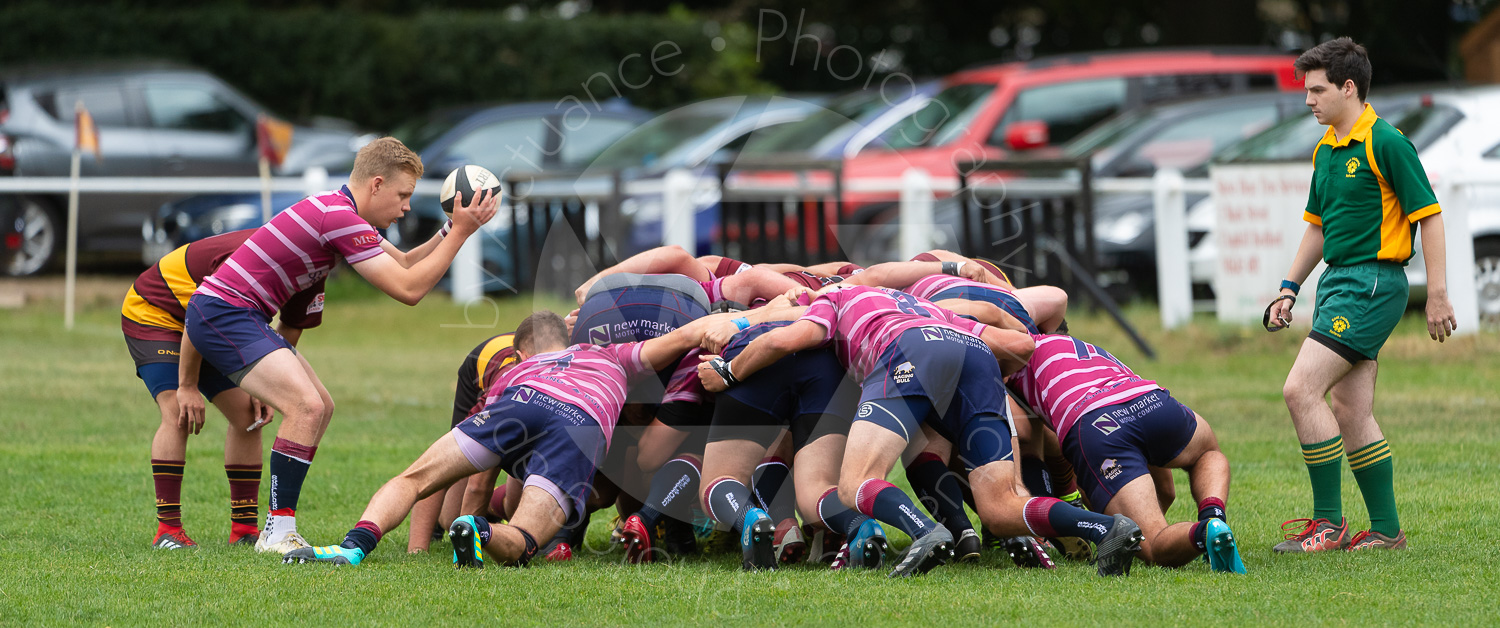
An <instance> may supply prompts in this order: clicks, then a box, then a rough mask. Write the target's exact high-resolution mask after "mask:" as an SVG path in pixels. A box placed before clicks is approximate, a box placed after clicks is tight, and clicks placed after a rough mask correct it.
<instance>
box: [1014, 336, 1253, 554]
mask: <svg viewBox="0 0 1500 628" xmlns="http://www.w3.org/2000/svg"><path fill="white" fill-rule="evenodd" d="M1032 338H1034V339H1035V340H1036V350H1035V351H1033V352H1032V354H1031V359H1030V360H1029V361H1028V362H1027V364H1026V367H1025V368H1023V369H1021V371H1020V372H1019V373H1017V375H1016V378H1015V384H1016V385H1018V387H1019V388H1020V389H1021V391H1022V393H1023V394H1024V396H1025V397H1026V399H1027V400H1028V401H1029V402H1030V403H1031V405H1032V407H1033V408H1035V409H1036V410H1037V412H1038V414H1039V415H1040V416H1041V418H1042V420H1044V421H1046V422H1047V425H1048V427H1051V428H1052V429H1053V430H1054V431H1056V432H1057V434H1058V437H1059V439H1060V440H1061V441H1062V447H1063V452H1064V453H1065V454H1066V455H1067V457H1068V459H1069V461H1070V462H1071V463H1072V464H1073V467H1074V468H1075V469H1076V470H1077V472H1078V475H1077V477H1078V484H1079V486H1080V488H1082V489H1083V491H1084V493H1085V494H1086V495H1087V496H1088V499H1089V504H1090V506H1092V507H1093V508H1102V509H1103V510H1104V512H1105V514H1110V515H1125V516H1126V517H1129V518H1130V519H1132V520H1134V521H1135V522H1136V523H1137V524H1138V525H1140V527H1141V532H1142V533H1143V535H1144V537H1145V538H1144V540H1143V541H1142V542H1141V553H1140V555H1139V556H1140V558H1141V559H1142V560H1145V561H1146V562H1150V563H1155V564H1157V565H1162V566H1167V567H1175V566H1178V565H1184V564H1187V563H1188V562H1189V561H1191V560H1193V559H1194V558H1196V557H1197V556H1199V555H1201V554H1204V553H1205V552H1206V553H1207V554H1208V564H1209V567H1210V568H1212V569H1213V570H1214V571H1225V572H1233V573H1245V564H1244V563H1243V562H1241V560H1240V554H1239V550H1238V549H1236V547H1235V541H1234V534H1233V533H1232V532H1231V531H1230V530H1229V524H1228V523H1227V520H1226V516H1225V512H1224V500H1225V498H1227V497H1228V496H1229V459H1228V458H1225V457H1224V454H1223V453H1222V452H1220V451H1219V441H1218V439H1217V438H1215V437H1214V432H1213V430H1212V429H1210V428H1209V427H1208V422H1206V421H1204V420H1203V417H1200V416H1198V415H1197V414H1196V413H1194V412H1193V411H1192V410H1190V409H1189V408H1188V407H1187V406H1184V405H1182V404H1181V403H1178V402H1177V400H1175V399H1173V398H1172V395H1171V394H1170V393H1169V392H1167V391H1166V390H1165V389H1163V388H1161V387H1160V386H1158V385H1157V384H1156V382H1153V381H1150V380H1144V379H1141V378H1140V376H1138V375H1136V374H1135V373H1134V372H1132V371H1131V370H1130V368H1129V367H1127V366H1125V364H1124V363H1122V362H1120V361H1119V360H1117V359H1115V357H1114V356H1112V355H1110V354H1109V353H1108V352H1106V351H1105V350H1103V349H1101V348H1099V347H1096V346H1094V345H1091V344H1089V343H1087V342H1084V341H1082V340H1078V339H1076V338H1070V337H1068V336H1058V335H1046V336H1043V335H1033V336H1032ZM1151 467H1159V468H1167V469H1185V470H1187V473H1188V479H1189V482H1190V484H1191V485H1192V490H1193V499H1194V500H1196V501H1197V503H1198V521H1197V522H1195V523H1186V522H1184V523H1176V524H1172V525H1167V520H1166V518H1165V517H1164V516H1163V512H1162V511H1163V508H1162V507H1161V505H1160V502H1159V501H1158V499H1157V492H1156V485H1155V483H1154V482H1153V480H1152V477H1151V471H1150V468H1151ZM1029 507H1030V506H1029V505H1028V508H1029ZM1030 521H1031V520H1030V519H1028V523H1030ZM1036 532H1037V533H1039V534H1042V535H1044V536H1058V533H1059V532H1060V531H1058V530H1037V531H1036Z"/></svg>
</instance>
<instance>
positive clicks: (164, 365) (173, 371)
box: [135, 362, 238, 401]
mask: <svg viewBox="0 0 1500 628" xmlns="http://www.w3.org/2000/svg"><path fill="white" fill-rule="evenodd" d="M135 376H136V377H139V378H141V381H143V382H146V389H147V390H149V391H151V398H152V399H155V398H156V396H157V395H160V394H161V393H162V391H164V390H177V364H176V363H175V362H153V363H151V364H142V365H140V366H139V367H136V369H135ZM231 388H238V386H235V385H234V382H231V381H229V378H228V377H224V375H223V374H222V373H220V372H219V371H218V370H217V369H215V368H214V367H212V366H209V365H208V362H204V363H203V364H202V365H201V366H199V367H198V392H201V393H203V397H204V398H206V399H208V400H209V401H213V400H214V397H217V396H219V393H221V392H224V391H226V390H229V389H231Z"/></svg>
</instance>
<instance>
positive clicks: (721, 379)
mask: <svg viewBox="0 0 1500 628" xmlns="http://www.w3.org/2000/svg"><path fill="white" fill-rule="evenodd" d="M827 336H828V334H827V331H826V329H825V328H824V327H823V326H822V325H819V324H818V323H814V322H812V321H810V320H799V321H797V322H795V323H792V324H791V325H787V326H786V327H782V328H780V329H773V330H771V331H769V332H766V333H765V334H764V335H762V336H761V337H759V338H756V339H755V340H752V341H750V344H749V345H746V346H745V350H744V351H741V352H740V354H739V355H737V356H735V357H734V359H733V360H730V361H729V362H728V363H727V364H726V365H725V366H726V368H727V371H728V373H727V374H728V375H729V378H727V379H726V378H725V376H724V374H721V373H720V372H719V371H718V370H715V368H714V366H713V364H714V360H720V359H721V358H719V356H716V355H705V356H700V357H701V359H702V360H703V363H702V364H699V365H698V378H699V379H700V380H702V382H703V387H704V388H706V389H708V390H709V391H710V392H719V391H722V390H725V389H727V388H729V386H730V385H732V384H733V383H735V382H738V381H739V380H742V379H744V378H746V377H749V376H750V375H751V374H753V373H755V372H757V371H759V370H761V369H763V368H765V367H767V366H770V365H772V364H775V363H776V361H777V360H780V359H781V358H784V357H786V356H788V355H791V354H793V353H796V352H798V351H802V350H804V349H811V348H813V347H816V346H818V345H821V344H823V341H824V339H825V338H827Z"/></svg>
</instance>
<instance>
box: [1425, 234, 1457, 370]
mask: <svg viewBox="0 0 1500 628" xmlns="http://www.w3.org/2000/svg"><path fill="white" fill-rule="evenodd" d="M1417 226H1418V227H1420V228H1421V231H1422V260H1423V261H1424V262H1426V263H1427V335H1429V336H1431V337H1432V339H1433V340H1436V341H1438V342H1442V341H1443V340H1444V339H1446V338H1447V337H1448V336H1450V335H1452V334H1453V332H1454V330H1457V329H1458V319H1457V318H1455V317H1454V315H1453V304H1452V303H1450V302H1449V301H1448V250H1447V246H1448V245H1447V241H1446V240H1444V239H1443V238H1444V233H1443V214H1442V213H1441V212H1440V213H1436V214H1432V215H1430V216H1427V217H1426V218H1422V219H1421V220H1418V221H1417Z"/></svg>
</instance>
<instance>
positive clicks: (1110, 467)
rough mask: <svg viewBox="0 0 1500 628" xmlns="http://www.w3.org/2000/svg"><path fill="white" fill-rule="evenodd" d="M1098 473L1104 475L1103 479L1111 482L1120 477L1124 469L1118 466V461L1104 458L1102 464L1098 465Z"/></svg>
mask: <svg viewBox="0 0 1500 628" xmlns="http://www.w3.org/2000/svg"><path fill="white" fill-rule="evenodd" d="M1099 472H1100V473H1103V474H1104V479H1106V480H1113V479H1115V478H1117V477H1120V474H1121V473H1124V472H1125V468H1124V467H1121V466H1120V461H1119V460H1115V459H1114V458H1105V459H1104V464H1101V465H1099Z"/></svg>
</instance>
